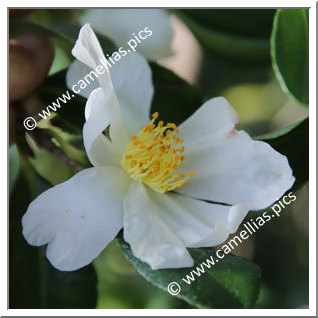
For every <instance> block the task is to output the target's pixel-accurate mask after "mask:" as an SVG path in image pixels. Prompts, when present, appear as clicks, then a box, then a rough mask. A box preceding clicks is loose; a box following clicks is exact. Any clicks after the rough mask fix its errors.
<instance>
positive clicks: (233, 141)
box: [180, 98, 295, 210]
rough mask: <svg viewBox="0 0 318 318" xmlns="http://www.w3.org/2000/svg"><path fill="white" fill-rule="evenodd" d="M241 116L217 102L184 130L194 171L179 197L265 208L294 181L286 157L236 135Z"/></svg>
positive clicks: (188, 162)
mask: <svg viewBox="0 0 318 318" xmlns="http://www.w3.org/2000/svg"><path fill="white" fill-rule="evenodd" d="M235 123H236V114H235V112H234V111H233V110H232V108H231V106H230V105H229V104H228V103H227V102H226V101H225V99H223V98H217V99H212V100H210V101H208V102H207V103H205V104H204V105H203V106H202V107H201V108H200V109H199V110H197V111H196V113H195V114H194V115H193V116H191V117H190V118H189V119H188V120H187V121H185V122H184V123H183V124H182V125H181V126H180V136H181V137H183V138H184V140H185V142H184V144H185V158H186V159H185V161H184V162H183V163H182V165H181V166H180V167H181V169H180V172H181V171H182V172H185V173H186V172H189V171H191V170H194V171H195V176H194V177H193V178H191V180H190V182H189V184H188V185H186V186H184V187H182V188H180V192H181V193H184V194H186V195H189V196H191V197H195V198H198V199H204V200H210V201H214V202H222V203H228V204H247V205H249V206H250V208H251V209H252V210H259V209H263V208H266V207H267V206H269V205H270V204H272V203H273V202H275V201H276V200H277V199H279V198H280V197H281V196H282V195H283V194H284V193H285V192H286V191H287V190H288V189H289V188H290V187H291V186H292V185H293V183H294V181H295V178H294V177H293V175H292V170H291V168H290V166H289V164H288V160H287V158H286V157H285V156H283V155H281V154H280V153H278V152H277V151H275V150H274V149H273V148H272V147H271V146H270V145H269V144H267V143H265V142H261V141H255V140H252V139H251V138H250V137H249V136H248V134H247V133H245V132H244V131H240V132H237V131H236V130H235V128H234V127H235Z"/></svg>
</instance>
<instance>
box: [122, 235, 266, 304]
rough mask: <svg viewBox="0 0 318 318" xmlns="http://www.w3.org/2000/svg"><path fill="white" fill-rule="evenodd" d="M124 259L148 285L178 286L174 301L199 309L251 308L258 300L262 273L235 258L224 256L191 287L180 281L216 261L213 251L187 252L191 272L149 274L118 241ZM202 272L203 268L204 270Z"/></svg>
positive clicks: (210, 249)
mask: <svg viewBox="0 0 318 318" xmlns="http://www.w3.org/2000/svg"><path fill="white" fill-rule="evenodd" d="M117 241H118V243H119V245H120V247H121V248H122V251H123V253H124V255H125V257H126V258H127V259H128V261H130V262H131V263H132V265H133V266H134V267H135V269H136V270H137V272H138V273H139V274H140V275H141V276H142V277H144V278H145V279H146V280H147V281H149V282H150V283H152V284H154V285H155V286H157V287H159V288H161V289H163V290H165V291H167V287H168V285H169V284H170V283H171V282H177V283H178V284H179V285H180V287H181V291H180V293H179V294H178V295H177V297H179V298H181V299H183V300H185V301H187V302H188V303H190V304H191V305H194V306H196V307H199V308H252V307H253V306H254V303H255V301H256V299H257V296H258V292H259V289H260V283H261V273H260V269H259V267H258V266H257V265H255V264H253V263H252V262H250V261H247V260H245V259H243V258H240V257H238V256H234V255H230V254H228V255H225V257H224V258H223V259H222V260H220V261H219V262H218V263H215V265H214V266H212V267H211V268H210V269H209V270H206V273H205V274H201V276H200V277H196V276H195V275H194V277H195V281H194V282H192V283H191V284H190V285H189V284H187V283H186V282H184V281H183V280H182V278H185V279H186V277H187V275H189V274H190V271H191V270H196V267H197V266H200V264H201V263H202V262H204V261H206V259H210V257H211V256H213V258H214V259H215V260H216V259H217V256H216V254H215V252H216V251H215V250H214V249H212V248H201V249H198V248H196V249H189V252H190V254H191V256H192V257H193V258H194V260H195V265H194V267H192V268H182V269H162V270H151V268H150V266H149V265H148V264H146V263H143V262H142V261H140V260H139V259H138V258H136V257H134V255H133V254H132V251H131V249H130V247H129V245H128V244H127V243H126V242H125V241H124V240H123V239H122V238H118V239H117ZM203 268H204V267H203Z"/></svg>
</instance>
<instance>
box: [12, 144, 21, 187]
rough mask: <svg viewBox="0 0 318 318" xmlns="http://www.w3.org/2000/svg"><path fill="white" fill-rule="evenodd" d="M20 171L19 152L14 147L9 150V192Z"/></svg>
mask: <svg viewBox="0 0 318 318" xmlns="http://www.w3.org/2000/svg"><path fill="white" fill-rule="evenodd" d="M19 169H20V159H19V152H18V148H17V146H16V145H11V146H10V148H9V191H10V192H11V190H12V187H13V185H14V182H15V180H16V178H17V176H18V172H19Z"/></svg>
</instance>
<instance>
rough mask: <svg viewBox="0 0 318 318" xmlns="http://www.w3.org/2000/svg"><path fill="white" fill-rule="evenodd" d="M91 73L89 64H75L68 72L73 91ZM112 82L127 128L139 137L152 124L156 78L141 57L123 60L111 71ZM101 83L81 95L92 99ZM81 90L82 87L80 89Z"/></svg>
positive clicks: (85, 90)
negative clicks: (153, 81)
mask: <svg viewBox="0 0 318 318" xmlns="http://www.w3.org/2000/svg"><path fill="white" fill-rule="evenodd" d="M90 71H91V69H90V68H89V67H88V66H86V65H85V64H83V63H81V62H79V61H75V62H73V63H72V64H71V66H70V67H69V69H68V71H67V76H66V80H67V85H68V87H69V88H71V87H72V85H73V83H77V82H78V80H79V79H81V78H83V77H84V76H85V75H86V74H88V73H89V72H90ZM110 75H111V80H112V83H113V86H114V89H115V92H116V96H117V98H118V100H119V105H120V109H121V113H122V116H123V118H124V122H125V128H126V130H127V132H128V135H133V134H136V133H137V132H138V131H139V130H140V128H141V127H142V126H144V125H146V124H147V123H148V122H149V112H150V106H151V101H152V97H153V93H154V88H153V84H152V74H151V69H150V67H149V64H148V63H147V61H146V59H145V58H144V57H143V56H141V55H139V54H138V53H129V54H128V55H126V56H123V57H122V58H121V59H120V60H119V61H118V62H117V63H116V64H114V65H113V66H112V67H111V68H110ZM96 84H97V81H94V82H91V85H89V86H87V87H86V88H85V89H84V90H83V91H81V93H80V94H81V95H82V96H84V97H88V96H89V95H90V93H91V92H92V91H93V90H94V89H95V88H96V86H97V85H96ZM76 89H77V90H78V87H76Z"/></svg>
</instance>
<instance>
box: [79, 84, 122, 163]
mask: <svg viewBox="0 0 318 318" xmlns="http://www.w3.org/2000/svg"><path fill="white" fill-rule="evenodd" d="M85 115H86V117H87V118H86V120H87V121H86V123H85V124H84V127H83V139H84V146H85V149H86V153H87V156H88V158H89V160H90V161H91V163H92V164H93V165H94V166H96V167H99V166H118V167H120V161H121V156H122V153H121V151H120V150H119V149H118V148H119V147H116V144H115V143H112V142H110V140H109V139H108V138H107V137H106V136H105V135H103V134H102V132H103V131H104V130H105V129H106V128H107V127H108V126H109V125H110V124H111V123H112V122H114V121H115V120H116V116H117V115H118V112H117V111H116V110H114V108H112V107H107V100H106V98H105V94H104V91H103V89H102V88H101V87H100V88H97V89H96V90H94V91H93V92H92V93H91V95H90V97H89V98H88V100H87V103H86V108H85Z"/></svg>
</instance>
